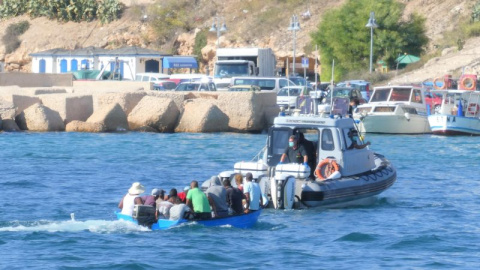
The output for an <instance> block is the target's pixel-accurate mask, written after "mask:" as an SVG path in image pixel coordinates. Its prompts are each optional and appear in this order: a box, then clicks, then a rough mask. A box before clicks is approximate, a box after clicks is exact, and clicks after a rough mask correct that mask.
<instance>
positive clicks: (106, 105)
mask: <svg viewBox="0 0 480 270" xmlns="http://www.w3.org/2000/svg"><path fill="white" fill-rule="evenodd" d="M150 89H151V87H150V85H148V84H145V83H142V82H118V81H115V82H108V81H100V82H95V81H78V82H77V81H74V82H73V85H72V86H71V87H18V86H2V87H0V130H2V131H5V132H11V131H34V132H56V131H67V132H119V131H121V132H123V131H141V132H190V133H201V132H261V131H262V130H265V129H267V128H268V127H269V126H270V125H271V124H272V122H273V119H274V118H275V116H277V115H278V107H277V105H276V93H273V92H260V93H258V92H174V91H153V90H150Z"/></svg>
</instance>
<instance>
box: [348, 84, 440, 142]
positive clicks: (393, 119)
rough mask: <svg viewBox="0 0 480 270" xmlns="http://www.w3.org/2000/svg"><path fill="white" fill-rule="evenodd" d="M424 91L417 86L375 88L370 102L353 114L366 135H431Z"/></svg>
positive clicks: (359, 107)
mask: <svg viewBox="0 0 480 270" xmlns="http://www.w3.org/2000/svg"><path fill="white" fill-rule="evenodd" d="M424 91H425V90H424V89H423V88H417V87H414V86H382V87H375V88H374V90H373V94H372V96H371V98H370V101H369V102H368V103H367V104H363V105H359V106H358V107H357V108H356V109H355V111H354V114H353V117H354V119H355V120H357V121H358V122H359V124H358V127H359V130H360V132H363V133H389V134H422V133H430V132H431V130H430V126H429V124H428V118H427V106H426V102H425V94H424Z"/></svg>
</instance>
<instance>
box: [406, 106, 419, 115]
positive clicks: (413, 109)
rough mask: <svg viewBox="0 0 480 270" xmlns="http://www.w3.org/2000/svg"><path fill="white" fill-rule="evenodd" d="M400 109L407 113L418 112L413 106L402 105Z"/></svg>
mask: <svg viewBox="0 0 480 270" xmlns="http://www.w3.org/2000/svg"><path fill="white" fill-rule="evenodd" d="M402 109H403V111H404V112H406V113H409V114H418V113H417V109H415V108H410V107H403V108H402Z"/></svg>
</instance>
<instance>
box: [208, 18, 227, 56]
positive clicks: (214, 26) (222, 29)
mask: <svg viewBox="0 0 480 270" xmlns="http://www.w3.org/2000/svg"><path fill="white" fill-rule="evenodd" d="M220 19H223V25H222V27H219V26H220ZM209 31H210V32H217V49H218V47H220V33H221V32H226V31H227V25H226V24H225V18H223V17H217V16H215V18H214V19H213V23H212V27H211V28H210V30H209Z"/></svg>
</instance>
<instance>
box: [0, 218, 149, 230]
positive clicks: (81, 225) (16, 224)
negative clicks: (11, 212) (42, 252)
mask: <svg viewBox="0 0 480 270" xmlns="http://www.w3.org/2000/svg"><path fill="white" fill-rule="evenodd" d="M70 218H71V219H70V220H67V221H49V220H39V221H10V222H4V223H0V232H84V231H90V232H94V233H128V232H140V231H150V230H149V229H148V228H146V227H143V226H139V225H136V224H133V223H132V222H128V221H123V220H114V221H109V220H85V221H77V220H75V214H74V213H72V214H70Z"/></svg>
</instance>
